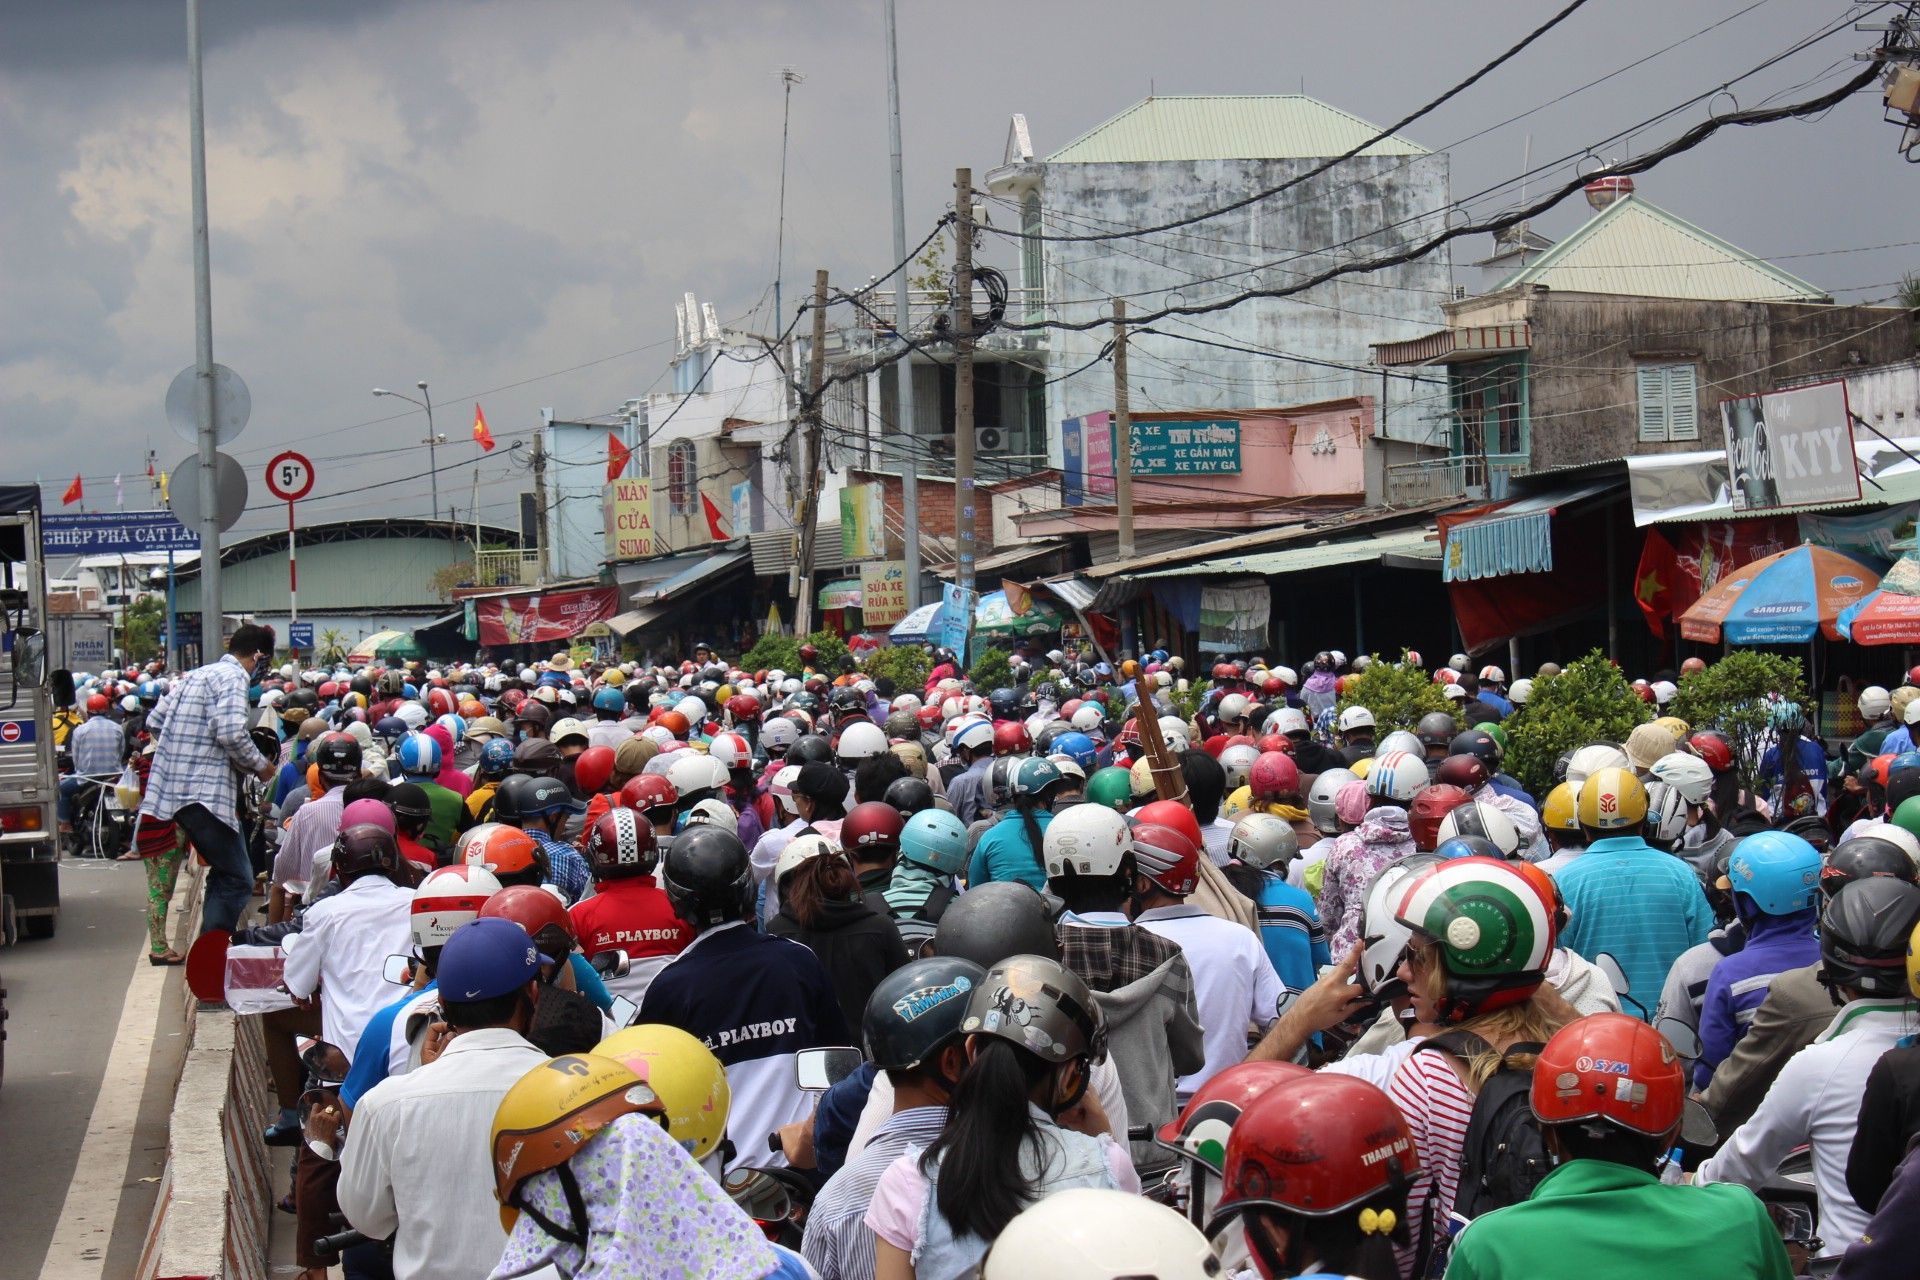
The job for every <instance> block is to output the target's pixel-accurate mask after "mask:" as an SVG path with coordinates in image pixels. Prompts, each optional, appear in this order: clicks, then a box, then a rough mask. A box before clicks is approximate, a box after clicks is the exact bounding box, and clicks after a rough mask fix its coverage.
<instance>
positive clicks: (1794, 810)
mask: <svg viewBox="0 0 1920 1280" xmlns="http://www.w3.org/2000/svg"><path fill="white" fill-rule="evenodd" d="M1771 719H1772V720H1773V725H1774V733H1775V735H1776V738H1775V742H1774V745H1773V746H1771V747H1768V748H1767V750H1766V752H1765V754H1763V755H1762V756H1761V757H1760V782H1761V784H1762V785H1764V786H1765V787H1766V788H1767V805H1768V807H1769V808H1770V809H1771V810H1772V815H1771V816H1772V817H1773V819H1774V821H1775V822H1777V823H1780V824H1783V825H1784V824H1785V823H1787V822H1789V821H1791V820H1792V819H1794V818H1804V817H1808V816H1817V817H1825V816H1826V812H1827V749H1826V747H1825V746H1823V745H1822V744H1821V742H1820V738H1819V736H1818V735H1816V734H1815V733H1814V732H1813V727H1812V726H1811V725H1809V724H1808V723H1807V718H1806V716H1805V715H1804V714H1803V713H1802V712H1801V710H1800V704H1799V703H1797V702H1782V703H1778V704H1776V706H1775V707H1774V709H1773V714H1772V717H1771Z"/></svg>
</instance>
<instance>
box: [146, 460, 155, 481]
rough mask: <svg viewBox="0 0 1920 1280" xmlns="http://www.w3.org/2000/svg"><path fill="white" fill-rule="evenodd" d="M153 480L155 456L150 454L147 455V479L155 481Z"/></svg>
mask: <svg viewBox="0 0 1920 1280" xmlns="http://www.w3.org/2000/svg"><path fill="white" fill-rule="evenodd" d="M153 478H154V472H153V455H152V454H148V455H147V479H149V480H151V479H153Z"/></svg>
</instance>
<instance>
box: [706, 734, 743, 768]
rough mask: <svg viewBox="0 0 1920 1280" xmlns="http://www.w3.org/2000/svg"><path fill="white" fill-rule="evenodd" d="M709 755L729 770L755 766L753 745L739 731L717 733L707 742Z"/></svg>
mask: <svg viewBox="0 0 1920 1280" xmlns="http://www.w3.org/2000/svg"><path fill="white" fill-rule="evenodd" d="M707 755H708V756H710V757H712V758H713V759H715V760H718V761H719V762H720V764H721V766H722V767H723V768H725V769H727V770H729V771H731V770H734V769H751V768H752V767H753V745H752V744H751V743H749V742H748V741H747V740H746V739H745V738H743V737H741V736H740V735H739V734H737V733H716V734H714V735H713V737H712V738H711V739H709V740H708V742H707Z"/></svg>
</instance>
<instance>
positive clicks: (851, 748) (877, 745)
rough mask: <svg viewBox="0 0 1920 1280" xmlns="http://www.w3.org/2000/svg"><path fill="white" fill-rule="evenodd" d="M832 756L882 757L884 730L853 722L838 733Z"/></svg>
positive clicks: (845, 757) (861, 722)
mask: <svg viewBox="0 0 1920 1280" xmlns="http://www.w3.org/2000/svg"><path fill="white" fill-rule="evenodd" d="M989 736H991V735H989ZM834 754H836V755H838V756H839V757H840V758H841V759H842V760H870V759H872V758H873V757H874V756H883V755H885V754H887V733H886V730H884V729H882V728H881V727H880V726H879V725H877V724H874V723H872V722H870V721H867V720H855V721H854V722H853V723H852V724H850V725H848V726H847V727H846V728H844V729H842V730H841V731H840V745H839V746H838V747H837V748H836V749H835V752H834Z"/></svg>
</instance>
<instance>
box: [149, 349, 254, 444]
mask: <svg viewBox="0 0 1920 1280" xmlns="http://www.w3.org/2000/svg"><path fill="white" fill-rule="evenodd" d="M199 374H200V371H199V370H198V369H196V368H195V367H194V366H193V365H188V366H187V367H186V368H184V369H182V370H181V371H180V372H179V373H177V374H175V375H174V378H173V382H172V384H171V385H169V386H168V387H167V424H168V425H169V426H171V427H172V428H173V433H174V434H175V435H177V436H179V437H180V438H181V439H182V440H185V441H186V442H187V443H188V444H195V443H198V442H199V439H200V387H199ZM213 388H214V390H213V438H214V442H215V443H216V444H226V443H227V442H228V441H229V440H232V439H233V438H234V437H235V436H237V435H239V434H240V432H241V430H242V429H243V428H245V427H246V425H247V419H248V418H250V417H252V416H253V392H251V391H249V390H248V389H247V383H246V380H245V379H244V378H242V377H241V376H240V375H239V374H237V373H235V372H234V371H233V370H231V369H229V368H227V366H225V365H223V364H216V365H214V366H213Z"/></svg>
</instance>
